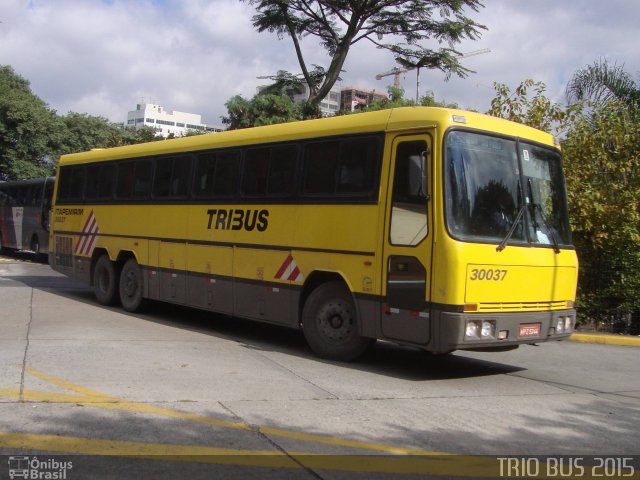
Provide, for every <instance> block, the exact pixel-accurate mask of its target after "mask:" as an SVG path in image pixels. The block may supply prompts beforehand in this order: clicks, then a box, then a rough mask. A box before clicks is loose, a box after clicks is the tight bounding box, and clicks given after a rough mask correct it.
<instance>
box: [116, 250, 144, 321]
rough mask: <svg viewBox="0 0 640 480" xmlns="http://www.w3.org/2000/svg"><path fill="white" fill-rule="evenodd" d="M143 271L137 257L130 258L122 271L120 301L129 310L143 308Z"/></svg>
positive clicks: (133, 310) (135, 310)
mask: <svg viewBox="0 0 640 480" xmlns="http://www.w3.org/2000/svg"><path fill="white" fill-rule="evenodd" d="M142 288H143V285H142V271H141V269H140V265H138V262H136V259H135V258H130V259H129V260H127V261H126V263H125V264H124V267H122V271H121V272H120V303H121V304H122V308H124V309H125V310H126V311H127V312H137V311H139V310H141V309H142V307H143V302H144V298H143V297H142Z"/></svg>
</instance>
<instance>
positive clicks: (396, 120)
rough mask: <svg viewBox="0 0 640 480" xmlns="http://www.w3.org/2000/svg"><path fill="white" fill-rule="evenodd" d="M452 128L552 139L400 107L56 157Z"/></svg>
mask: <svg viewBox="0 0 640 480" xmlns="http://www.w3.org/2000/svg"><path fill="white" fill-rule="evenodd" d="M451 126H458V127H466V128H471V129H477V130H483V131H489V132H496V133H500V134H504V135H509V136H514V137H520V138H526V139H529V140H532V141H536V142H538V143H542V144H545V145H550V146H553V145H554V143H553V136H552V135H550V134H548V133H545V132H542V131H540V130H536V129H534V128H531V127H528V126H525V125H521V124H518V123H514V122H510V121H507V120H504V119H500V118H496V117H491V116H488V115H483V114H480V113H475V112H470V111H465V110H455V109H448V108H437V107H402V108H394V109H388V110H380V111H376V112H366V113H358V114H352V115H341V116H336V117H327V118H321V119H316V120H305V121H297V122H289V123H281V124H277V125H267V126H263V127H254V128H246V129H239V130H228V131H224V132H217V133H209V134H204V135H197V136H192V137H183V138H176V139H171V140H159V141H155V142H148V143H140V144H136V145H128V146H124V147H115V148H107V149H94V150H91V151H88V152H82V153H73V154H68V155H63V156H62V157H60V164H63V165H66V164H76V163H85V162H95V161H101V160H118V159H126V158H132V157H141V156H147V155H162V154H171V153H178V152H188V151H198V150H205V149H211V148H225V147H237V146H243V145H252V144H260V143H264V144H267V143H273V142H283V141H289V140H291V141H293V140H299V139H304V138H317V137H328V136H337V135H349V134H359V133H374V132H389V131H399V130H418V129H421V128H430V127H436V128H441V129H442V130H443V131H444V130H446V129H447V128H449V127H451Z"/></svg>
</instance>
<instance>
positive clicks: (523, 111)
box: [487, 79, 575, 132]
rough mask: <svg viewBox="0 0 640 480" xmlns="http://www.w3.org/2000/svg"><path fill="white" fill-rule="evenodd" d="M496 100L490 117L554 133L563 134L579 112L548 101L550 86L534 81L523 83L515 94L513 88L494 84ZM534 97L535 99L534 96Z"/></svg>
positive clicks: (492, 104)
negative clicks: (576, 112)
mask: <svg viewBox="0 0 640 480" xmlns="http://www.w3.org/2000/svg"><path fill="white" fill-rule="evenodd" d="M493 88H494V89H495V91H496V96H495V97H494V98H493V100H492V101H491V108H490V109H489V111H488V112H487V115H492V116H494V117H500V118H504V119H507V120H511V121H513V122H518V123H523V124H525V125H529V126H530V127H534V128H537V129H539V130H544V131H545V132H552V131H554V130H562V128H563V126H564V125H565V124H566V122H567V121H568V120H569V118H570V117H571V116H572V114H573V113H575V108H568V109H567V108H565V107H563V106H562V105H560V104H558V103H554V102H552V101H551V100H549V98H547V97H546V95H545V92H546V90H547V86H546V85H545V84H544V83H543V82H534V81H533V80H531V79H527V80H525V81H523V82H522V83H521V84H520V85H518V86H517V87H516V89H515V90H514V91H513V93H512V91H511V89H510V88H509V86H507V85H505V84H502V83H498V82H494V84H493ZM531 93H533V95H531Z"/></svg>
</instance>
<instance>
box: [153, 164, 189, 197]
mask: <svg viewBox="0 0 640 480" xmlns="http://www.w3.org/2000/svg"><path fill="white" fill-rule="evenodd" d="M190 171H191V157H190V156H188V155H180V156H176V157H166V158H159V159H158V161H157V162H156V175H155V179H154V181H153V195H154V197H183V196H186V194H187V190H188V188H187V187H188V185H189V172H190Z"/></svg>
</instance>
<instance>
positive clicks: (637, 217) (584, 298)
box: [562, 100, 640, 321]
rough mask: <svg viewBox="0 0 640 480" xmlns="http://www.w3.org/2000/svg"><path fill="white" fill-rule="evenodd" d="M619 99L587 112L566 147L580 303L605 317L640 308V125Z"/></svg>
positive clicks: (591, 314) (576, 123)
mask: <svg viewBox="0 0 640 480" xmlns="http://www.w3.org/2000/svg"><path fill="white" fill-rule="evenodd" d="M634 112H635V110H634V109H630V108H628V106H627V105H625V104H624V103H621V102H619V101H616V100H613V101H611V102H609V103H603V104H602V105H599V106H596V107H595V108H593V109H592V110H590V112H589V113H588V114H580V115H578V116H577V117H576V118H575V120H574V121H573V122H572V124H571V128H569V129H567V132H566V138H565V139H564V140H563V142H562V149H563V154H564V159H565V172H566V178H567V190H568V196H569V207H570V214H571V223H572V230H573V238H574V243H575V245H576V248H577V251H578V255H579V257H580V268H581V270H580V284H579V285H580V286H579V292H580V296H579V300H580V303H579V306H580V308H581V310H582V314H583V315H584V316H587V317H589V318H592V319H597V320H609V321H611V320H616V319H620V318H621V317H624V316H625V315H628V314H630V313H632V312H634V311H639V310H640V294H639V293H638V292H640V207H639V205H640V124H639V123H638V120H637V119H638V117H637V115H635V114H634Z"/></svg>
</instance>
